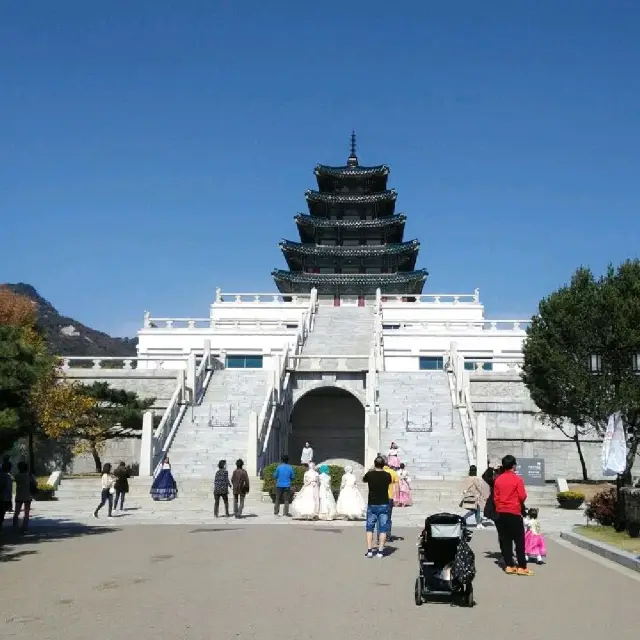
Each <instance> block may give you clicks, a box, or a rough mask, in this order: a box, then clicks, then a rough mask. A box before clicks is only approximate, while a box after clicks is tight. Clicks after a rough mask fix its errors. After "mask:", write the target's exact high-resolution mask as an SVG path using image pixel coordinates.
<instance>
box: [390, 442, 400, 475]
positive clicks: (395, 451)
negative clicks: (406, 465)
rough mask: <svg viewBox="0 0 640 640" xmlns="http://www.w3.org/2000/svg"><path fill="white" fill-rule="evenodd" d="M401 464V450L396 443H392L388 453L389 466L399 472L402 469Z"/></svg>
mask: <svg viewBox="0 0 640 640" xmlns="http://www.w3.org/2000/svg"><path fill="white" fill-rule="evenodd" d="M400 462H401V461H400V449H399V448H398V445H397V444H396V443H395V442H392V443H391V446H390V447H389V452H388V453H387V465H388V466H389V467H391V468H392V469H393V470H394V471H397V470H398V469H399V468H400Z"/></svg>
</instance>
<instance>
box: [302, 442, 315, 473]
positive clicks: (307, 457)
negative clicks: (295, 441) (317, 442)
mask: <svg viewBox="0 0 640 640" xmlns="http://www.w3.org/2000/svg"><path fill="white" fill-rule="evenodd" d="M311 462H313V449H312V448H311V445H310V444H309V443H308V442H305V443H304V447H303V448H302V453H301V454H300V464H301V465H302V466H303V467H308V466H309V464H310V463H311Z"/></svg>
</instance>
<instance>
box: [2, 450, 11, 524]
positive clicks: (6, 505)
mask: <svg viewBox="0 0 640 640" xmlns="http://www.w3.org/2000/svg"><path fill="white" fill-rule="evenodd" d="M10 511H13V476H12V475H11V462H10V461H9V460H5V461H4V462H3V463H2V467H0V533H1V532H2V525H3V524H4V517H5V516H6V515H7V513H9V512H10Z"/></svg>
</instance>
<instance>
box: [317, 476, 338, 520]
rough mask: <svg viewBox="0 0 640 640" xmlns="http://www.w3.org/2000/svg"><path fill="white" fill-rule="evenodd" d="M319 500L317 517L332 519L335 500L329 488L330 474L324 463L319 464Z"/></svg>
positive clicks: (334, 511) (334, 510)
mask: <svg viewBox="0 0 640 640" xmlns="http://www.w3.org/2000/svg"><path fill="white" fill-rule="evenodd" d="M318 471H319V472H320V500H319V507H320V508H319V510H318V518H320V520H333V519H334V518H335V517H336V501H335V498H334V497H333V491H332V489H331V476H330V475H329V467H328V466H327V465H326V464H323V465H320V467H319V468H318Z"/></svg>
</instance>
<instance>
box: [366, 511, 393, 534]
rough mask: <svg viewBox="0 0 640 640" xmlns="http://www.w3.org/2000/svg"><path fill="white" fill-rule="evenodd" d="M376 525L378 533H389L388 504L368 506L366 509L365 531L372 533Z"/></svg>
mask: <svg viewBox="0 0 640 640" xmlns="http://www.w3.org/2000/svg"><path fill="white" fill-rule="evenodd" d="M376 524H377V525H378V533H379V534H380V533H388V532H389V505H388V504H370V505H369V506H368V507H367V522H366V524H365V529H366V531H368V532H369V533H373V532H374V531H375V529H376Z"/></svg>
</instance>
